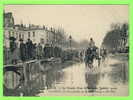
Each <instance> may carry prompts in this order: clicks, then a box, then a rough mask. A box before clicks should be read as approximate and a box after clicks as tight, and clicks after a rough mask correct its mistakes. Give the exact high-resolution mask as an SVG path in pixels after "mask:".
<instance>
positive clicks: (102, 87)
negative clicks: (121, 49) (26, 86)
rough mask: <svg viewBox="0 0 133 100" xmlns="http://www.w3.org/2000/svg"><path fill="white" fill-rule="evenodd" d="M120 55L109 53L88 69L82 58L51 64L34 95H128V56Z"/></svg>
mask: <svg viewBox="0 0 133 100" xmlns="http://www.w3.org/2000/svg"><path fill="white" fill-rule="evenodd" d="M121 58H122V57H115V56H114V57H113V56H110V57H108V58H107V59H106V60H105V61H102V62H101V65H100V66H99V67H98V66H97V64H96V63H95V64H94V65H95V66H94V68H93V69H91V70H90V69H88V68H86V67H85V64H84V63H83V62H80V63H76V64H72V65H69V66H67V67H64V68H62V67H61V66H60V67H58V68H53V69H52V70H50V71H48V72H46V73H44V74H43V88H42V89H41V90H40V92H39V93H38V94H36V96H128V59H127V57H123V59H121Z"/></svg>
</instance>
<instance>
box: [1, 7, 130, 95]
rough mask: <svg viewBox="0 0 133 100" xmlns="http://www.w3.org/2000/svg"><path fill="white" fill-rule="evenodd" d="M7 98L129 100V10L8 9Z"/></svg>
mask: <svg viewBox="0 0 133 100" xmlns="http://www.w3.org/2000/svg"><path fill="white" fill-rule="evenodd" d="M3 12H4V13H3V16H4V18H3V30H4V33H3V37H4V38H3V59H4V61H3V62H4V67H3V95H4V96H18V97H21V96H35V97H44V96H112V97H113V96H129V64H128V63H129V42H128V41H129V35H128V34H129V6H128V5H4V11H3Z"/></svg>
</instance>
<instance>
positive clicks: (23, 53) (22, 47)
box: [20, 39, 26, 61]
mask: <svg viewBox="0 0 133 100" xmlns="http://www.w3.org/2000/svg"><path fill="white" fill-rule="evenodd" d="M20 58H21V60H22V61H25V60H26V46H25V44H24V43H23V39H20Z"/></svg>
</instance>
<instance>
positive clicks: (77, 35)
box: [4, 5, 129, 46]
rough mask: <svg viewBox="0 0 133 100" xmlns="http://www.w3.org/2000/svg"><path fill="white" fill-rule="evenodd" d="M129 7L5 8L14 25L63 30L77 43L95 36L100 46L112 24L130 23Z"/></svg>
mask: <svg viewBox="0 0 133 100" xmlns="http://www.w3.org/2000/svg"><path fill="white" fill-rule="evenodd" d="M128 9H129V7H128V5H6V6H5V9H4V11H5V12H12V13H13V16H14V19H15V24H20V23H21V22H23V24H27V25H28V24H36V25H46V26H48V27H55V28H58V27H61V28H63V29H64V30H65V32H66V33H67V34H68V36H69V35H71V36H72V38H73V39H75V40H76V41H82V40H84V39H87V40H88V41H89V38H90V37H92V38H93V39H94V41H95V43H96V45H97V46H100V45H101V43H102V40H103V38H104V36H105V34H106V33H107V32H108V31H109V30H110V25H111V24H112V23H124V22H128V15H129V14H128V13H129V12H128V11H129V10H128Z"/></svg>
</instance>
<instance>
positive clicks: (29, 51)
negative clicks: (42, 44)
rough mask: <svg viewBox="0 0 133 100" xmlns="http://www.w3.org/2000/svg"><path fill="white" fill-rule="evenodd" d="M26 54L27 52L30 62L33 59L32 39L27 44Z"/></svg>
mask: <svg viewBox="0 0 133 100" xmlns="http://www.w3.org/2000/svg"><path fill="white" fill-rule="evenodd" d="M26 52H27V58H28V60H29V59H31V58H32V52H33V43H32V41H31V40H30V39H28V41H27V42H26Z"/></svg>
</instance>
